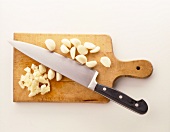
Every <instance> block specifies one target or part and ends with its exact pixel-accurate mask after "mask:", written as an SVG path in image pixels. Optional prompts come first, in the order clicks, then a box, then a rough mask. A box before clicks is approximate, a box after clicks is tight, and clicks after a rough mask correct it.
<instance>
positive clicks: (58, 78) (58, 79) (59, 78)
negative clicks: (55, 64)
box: [56, 72, 62, 81]
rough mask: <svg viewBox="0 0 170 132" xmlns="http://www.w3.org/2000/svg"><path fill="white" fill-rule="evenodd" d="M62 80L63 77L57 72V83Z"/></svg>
mask: <svg viewBox="0 0 170 132" xmlns="http://www.w3.org/2000/svg"><path fill="white" fill-rule="evenodd" d="M61 79H62V75H61V74H60V73H58V72H56V81H60V80H61Z"/></svg>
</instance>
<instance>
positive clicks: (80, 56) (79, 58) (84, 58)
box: [76, 55, 87, 64]
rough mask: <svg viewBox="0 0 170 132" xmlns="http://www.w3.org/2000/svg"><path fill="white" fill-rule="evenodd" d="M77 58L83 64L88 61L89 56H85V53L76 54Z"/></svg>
mask: <svg viewBox="0 0 170 132" xmlns="http://www.w3.org/2000/svg"><path fill="white" fill-rule="evenodd" d="M76 60H77V61H78V62H80V63H81V64H84V63H86V62H87V58H86V56H84V55H77V56H76Z"/></svg>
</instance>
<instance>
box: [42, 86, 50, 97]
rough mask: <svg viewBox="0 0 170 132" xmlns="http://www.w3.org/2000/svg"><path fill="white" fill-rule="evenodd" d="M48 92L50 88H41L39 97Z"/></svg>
mask: <svg viewBox="0 0 170 132" xmlns="http://www.w3.org/2000/svg"><path fill="white" fill-rule="evenodd" d="M48 92H50V87H49V86H46V85H42V86H41V95H44V94H46V93H48Z"/></svg>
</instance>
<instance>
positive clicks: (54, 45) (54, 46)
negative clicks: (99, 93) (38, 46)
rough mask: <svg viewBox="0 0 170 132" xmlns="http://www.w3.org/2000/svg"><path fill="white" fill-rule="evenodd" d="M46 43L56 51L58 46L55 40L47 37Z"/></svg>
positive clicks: (51, 49) (49, 48) (50, 48)
mask: <svg viewBox="0 0 170 132" xmlns="http://www.w3.org/2000/svg"><path fill="white" fill-rule="evenodd" d="M45 45H46V47H47V48H48V50H49V51H54V50H55V48H56V44H55V42H54V40H52V39H46V40H45Z"/></svg>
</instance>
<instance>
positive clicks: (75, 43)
mask: <svg viewBox="0 0 170 132" xmlns="http://www.w3.org/2000/svg"><path fill="white" fill-rule="evenodd" d="M70 42H71V43H72V44H73V45H74V46H75V47H76V48H77V47H78V46H79V45H81V41H80V40H79V39H77V38H72V39H70Z"/></svg>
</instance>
